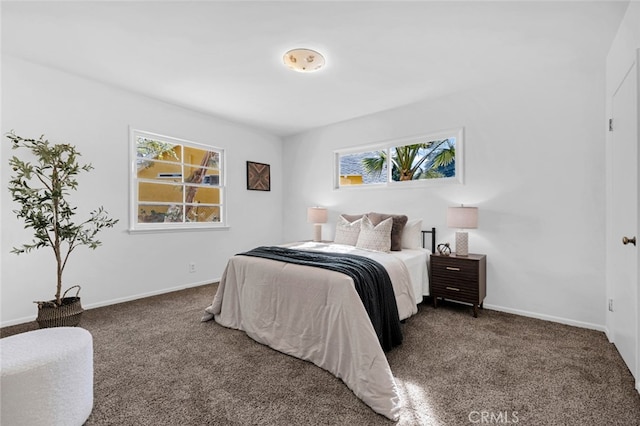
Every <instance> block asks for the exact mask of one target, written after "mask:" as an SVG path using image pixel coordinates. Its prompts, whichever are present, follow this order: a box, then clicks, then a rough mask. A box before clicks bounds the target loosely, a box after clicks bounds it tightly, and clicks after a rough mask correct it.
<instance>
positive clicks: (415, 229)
mask: <svg viewBox="0 0 640 426" xmlns="http://www.w3.org/2000/svg"><path fill="white" fill-rule="evenodd" d="M402 248H403V249H419V248H422V219H414V220H409V221H407V224H406V225H405V226H404V229H403V230H402Z"/></svg>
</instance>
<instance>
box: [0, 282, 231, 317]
mask: <svg viewBox="0 0 640 426" xmlns="http://www.w3.org/2000/svg"><path fill="white" fill-rule="evenodd" d="M219 281H220V278H216V279H213V280H207V281H200V282H196V283H190V284H186V285H181V286H177V287H171V288H165V289H162V290H156V291H150V292H148V293H140V294H134V295H131V296H126V297H119V298H117V299H111V300H105V301H102V302H96V303H89V304H88V305H84V306H83V308H84V309H93V308H101V307H103V306H109V305H115V304H116V303H124V302H130V301H132V300H137V299H143V298H145V297H151V296H157V295H159V294H165V293H171V292H172V291H178V290H184V289H187V288H191V287H199V286H201V285H206V284H211V283H215V282H219ZM213 296H215V294H212V295H211V300H213ZM211 300H209V301H206V300H205V301H204V303H208V302H211ZM205 307H206V306H204V305H203V308H202V309H203V310H204V308H205ZM37 316H38V314H37V313H36V314H34V315H30V316H28V317H22V318H16V319H13V320H9V321H5V322H3V323H2V324H0V327H10V326H12V325H18V324H24V323H25V322H31V321H35V320H36V318H37Z"/></svg>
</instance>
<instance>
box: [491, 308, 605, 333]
mask: <svg viewBox="0 0 640 426" xmlns="http://www.w3.org/2000/svg"><path fill="white" fill-rule="evenodd" d="M484 307H485V308H487V309H492V310H494V311H500V312H506V313H508V314H516V315H521V316H523V317H529V318H536V319H541V320H545V321H551V322H557V323H560V324H565V325H572V326H574V327H580V328H588V329H590V330H597V331H602V332H603V333H607V328H606V326H605V325H601V324H591V323H588V322H583V321H575V320H572V319H568V318H562V317H555V316H553V315H544V314H538V313H535V312H529V311H522V310H519V309H512V308H505V307H504V306H497V305H488V304H486V303H485V304H484ZM607 338H608V336H607Z"/></svg>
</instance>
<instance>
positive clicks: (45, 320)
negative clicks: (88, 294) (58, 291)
mask: <svg viewBox="0 0 640 426" xmlns="http://www.w3.org/2000/svg"><path fill="white" fill-rule="evenodd" d="M72 288H77V289H78V290H77V291H76V295H75V296H71V297H65V296H66V295H67V292H68V291H69V290H71V289H72ZM79 293H80V286H79V285H74V286H73V287H69V288H68V289H67V291H65V292H64V294H63V295H62V305H60V306H58V305H56V301H55V300H49V301H48V302H35V303H37V304H38V317H37V318H36V321H38V326H39V327H40V328H48V327H75V326H77V325H78V324H80V318H81V316H82V313H83V312H84V309H82V305H81V304H80V297H78V294H79Z"/></svg>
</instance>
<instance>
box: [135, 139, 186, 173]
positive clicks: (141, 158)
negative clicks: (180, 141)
mask: <svg viewBox="0 0 640 426" xmlns="http://www.w3.org/2000/svg"><path fill="white" fill-rule="evenodd" d="M175 147H176V145H173V144H170V143H169V142H163V141H158V140H155V139H148V138H143V137H138V139H137V140H136V151H137V156H138V166H139V167H141V168H145V169H146V168H147V167H151V166H152V165H153V163H152V162H151V161H149V159H154V160H172V159H173V160H175V161H180V159H179V158H178V156H177V155H176V152H175V150H174V148H175Z"/></svg>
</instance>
